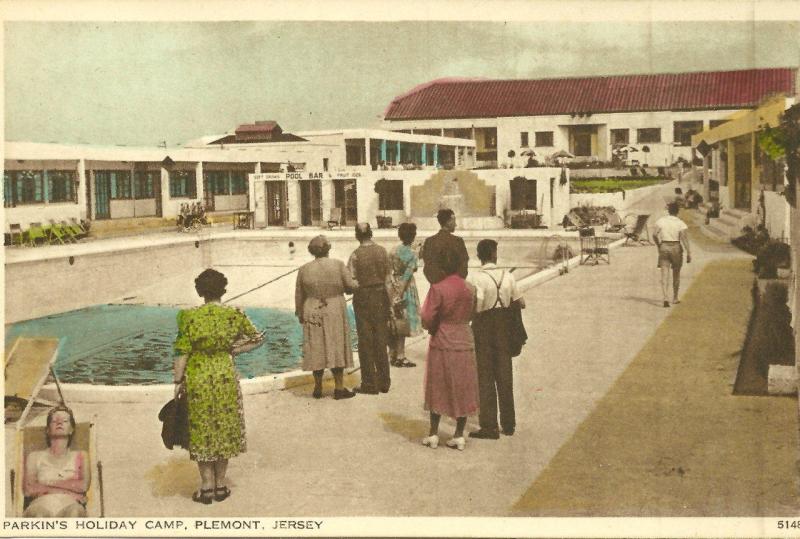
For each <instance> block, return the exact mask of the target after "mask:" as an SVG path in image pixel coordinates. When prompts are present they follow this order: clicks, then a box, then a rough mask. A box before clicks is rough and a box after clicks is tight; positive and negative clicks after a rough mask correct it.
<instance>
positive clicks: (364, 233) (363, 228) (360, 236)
mask: <svg viewBox="0 0 800 539" xmlns="http://www.w3.org/2000/svg"><path fill="white" fill-rule="evenodd" d="M371 237H372V228H371V227H370V226H369V223H356V239H357V240H358V241H362V240H368V239H370V238H371Z"/></svg>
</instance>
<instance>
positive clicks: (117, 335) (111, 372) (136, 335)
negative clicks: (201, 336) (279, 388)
mask: <svg viewBox="0 0 800 539" xmlns="http://www.w3.org/2000/svg"><path fill="white" fill-rule="evenodd" d="M178 311H179V309H178V308H177V307H170V306H147V305H97V306H93V307H88V308H85V309H79V310H75V311H70V312H66V313H61V314H56V315H52V316H46V317H43V318H37V319H34V320H27V321H24V322H18V323H16V324H12V325H10V326H8V327H7V328H6V342H7V343H10V342H12V341H13V339H14V338H15V337H17V336H21V335H27V336H33V335H35V336H52V337H59V338H61V339H62V345H61V349H60V351H59V355H58V358H57V360H56V363H55V366H54V370H55V372H56V374H57V375H58V378H59V380H60V381H62V382H66V383H87V384H101V385H134V384H136V385H138V384H142V385H149V384H169V383H172V360H173V357H174V354H173V351H172V345H173V343H174V341H175V336H176V335H177V333H178V326H177V322H176V317H177V314H178ZM245 313H246V314H247V316H248V317H249V318H250V320H252V322H253V324H254V325H255V326H256V327H257V328H258V329H259V330H266V333H265V335H264V337H265V342H264V344H263V345H262V346H260V347H259V348H257V349H255V350H252V351H250V352H247V353H245V354H241V355H239V356H237V357H236V360H235V361H236V368H237V371H238V372H239V375H240V376H241V377H242V378H243V379H245V378H255V377H257V376H262V375H264V374H275V373H281V372H286V371H290V370H294V369H296V368H298V366H299V361H300V357H301V354H302V343H303V330H302V327H301V326H300V324H299V323H298V321H297V318H296V317H295V315H294V312H292V311H289V310H287V309H272V308H246V309H245ZM348 315H349V318H350V323H351V335H352V336H353V337H354V341H353V345H354V347H355V346H356V344H357V342H356V340H355V331H354V327H355V320H354V318H353V313H352V309H351V308H350V307H349V306H348Z"/></svg>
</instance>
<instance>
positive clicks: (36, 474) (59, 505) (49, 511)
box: [23, 406, 91, 518]
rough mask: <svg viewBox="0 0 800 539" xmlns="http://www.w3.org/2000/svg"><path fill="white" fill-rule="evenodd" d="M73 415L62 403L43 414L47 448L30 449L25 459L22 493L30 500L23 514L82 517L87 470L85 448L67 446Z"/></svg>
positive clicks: (44, 516)
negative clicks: (45, 420) (40, 449)
mask: <svg viewBox="0 0 800 539" xmlns="http://www.w3.org/2000/svg"><path fill="white" fill-rule="evenodd" d="M74 434H75V416H74V415H73V414H72V410H70V409H69V408H67V407H66V406H56V407H55V408H52V409H51V410H50V412H49V413H48V414H47V423H46V427H45V439H46V440H47V449H44V450H42V451H33V452H31V453H30V454H29V455H28V457H27V458H26V459H25V478H24V482H23V492H24V493H25V496H26V497H29V498H33V501H32V502H31V503H30V505H29V506H28V507H27V509H25V512H24V516H26V517H34V518H48V517H66V518H70V517H85V516H86V491H88V490H89V484H90V482H91V472H90V467H89V456H88V454H87V453H86V451H74V450H72V449H70V445H71V443H72V436H73V435H74Z"/></svg>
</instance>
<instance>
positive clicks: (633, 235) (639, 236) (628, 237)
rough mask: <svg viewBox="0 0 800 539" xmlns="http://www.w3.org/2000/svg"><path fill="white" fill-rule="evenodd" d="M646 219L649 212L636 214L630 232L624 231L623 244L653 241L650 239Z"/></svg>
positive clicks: (643, 243) (650, 242)
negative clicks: (634, 222)
mask: <svg viewBox="0 0 800 539" xmlns="http://www.w3.org/2000/svg"><path fill="white" fill-rule="evenodd" d="M648 219H650V215H649V214H642V215H637V216H636V224H635V225H634V227H633V230H632V231H630V232H628V231H625V245H629V244H631V243H633V244H637V245H645V244H648V245H652V244H653V242H652V241H650V231H649V230H648V229H647V220H648Z"/></svg>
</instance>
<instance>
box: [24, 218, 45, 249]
mask: <svg viewBox="0 0 800 539" xmlns="http://www.w3.org/2000/svg"><path fill="white" fill-rule="evenodd" d="M47 228H49V227H43V226H42V223H31V225H30V226H29V227H28V230H27V233H28V244H29V245H30V246H31V247H36V245H37V240H39V239H41V240H42V242H43V243H47V241H48V240H47Z"/></svg>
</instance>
